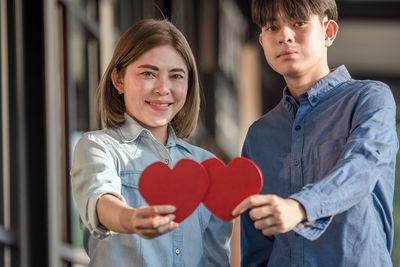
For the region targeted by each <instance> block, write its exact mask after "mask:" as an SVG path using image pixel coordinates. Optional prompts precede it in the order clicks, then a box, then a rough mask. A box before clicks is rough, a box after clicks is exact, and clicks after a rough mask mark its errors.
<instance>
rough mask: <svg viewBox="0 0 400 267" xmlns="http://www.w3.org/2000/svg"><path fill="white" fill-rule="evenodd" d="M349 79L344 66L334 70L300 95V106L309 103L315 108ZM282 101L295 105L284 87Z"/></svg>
mask: <svg viewBox="0 0 400 267" xmlns="http://www.w3.org/2000/svg"><path fill="white" fill-rule="evenodd" d="M350 79H351V76H350V73H349V72H348V71H347V68H346V67H345V66H344V65H341V66H340V67H338V68H336V69H334V70H332V71H331V73H329V74H328V75H327V76H325V77H324V78H322V79H321V80H319V81H318V82H317V83H316V84H315V85H314V86H313V87H311V89H310V90H308V91H307V92H305V93H304V94H302V95H300V97H299V101H300V104H302V103H303V102H308V103H310V105H311V106H315V105H316V104H318V102H320V101H321V100H323V99H325V98H326V97H328V96H329V95H330V94H331V93H333V92H334V91H335V90H334V89H335V88H336V87H337V86H338V85H339V84H341V83H343V82H345V81H348V80H350ZM283 99H284V100H285V102H286V103H287V102H289V103H290V104H291V105H293V104H296V101H295V100H294V98H293V97H292V96H291V95H290V92H289V91H288V88H287V87H285V89H284V90H283Z"/></svg>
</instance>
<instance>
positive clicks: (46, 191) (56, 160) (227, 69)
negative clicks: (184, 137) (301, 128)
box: [0, 0, 400, 267]
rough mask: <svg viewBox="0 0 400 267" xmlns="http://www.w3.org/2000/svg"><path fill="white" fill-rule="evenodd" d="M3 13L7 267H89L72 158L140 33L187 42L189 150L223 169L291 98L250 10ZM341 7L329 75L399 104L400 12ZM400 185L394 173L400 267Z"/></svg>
mask: <svg viewBox="0 0 400 267" xmlns="http://www.w3.org/2000/svg"><path fill="white" fill-rule="evenodd" d="M0 3H1V4H0V28H1V35H0V47H1V50H0V52H1V62H0V78H1V93H0V112H1V116H0V127H1V131H0V150H1V153H0V159H1V160H0V165H1V170H2V171H1V173H0V266H6V267H9V266H13V267H14V266H21V267H26V266H35V267H36V266H41V267H46V266H49V267H55V266H86V264H87V262H88V258H87V256H86V253H85V252H84V250H83V248H82V247H83V245H82V233H81V231H80V229H79V223H78V215H77V212H76V208H75V204H74V202H73V200H72V197H71V187H70V176H69V170H70V168H71V156H72V151H73V148H74V145H75V143H76V141H77V140H78V139H79V137H80V136H81V134H82V133H83V132H85V131H89V130H95V129H99V128H101V123H100V118H99V113H98V111H97V104H96V103H95V102H94V101H93V99H94V94H95V91H96V87H97V84H98V81H99V79H100V77H101V75H102V73H103V71H104V70H105V67H106V66H107V64H108V61H109V59H110V58H111V54H112V51H113V48H114V45H115V44H116V41H117V40H118V38H119V37H120V35H121V34H122V33H123V32H124V31H125V30H126V29H127V28H128V27H129V26H131V25H132V24H133V23H135V22H137V21H138V20H140V19H142V18H149V17H152V18H168V19H170V20H171V21H172V22H173V23H174V24H175V25H176V26H177V27H178V28H179V29H180V30H181V31H182V32H183V33H184V35H185V36H186V38H187V39H188V41H189V43H190V45H191V47H192V49H193V52H194V54H195V57H196V59H197V64H198V69H199V72H200V79H201V87H202V90H203V93H204V99H203V100H204V101H203V103H202V106H201V118H200V121H199V125H198V128H197V130H196V133H195V134H194V136H193V137H192V138H191V139H190V140H189V141H190V142H192V143H194V144H197V145H199V146H201V147H203V148H205V149H208V150H210V151H212V152H213V153H215V154H216V155H217V156H218V157H220V158H221V159H223V160H224V161H225V162H226V163H227V162H229V161H230V160H231V159H232V158H234V157H236V156H238V155H240V151H241V145H242V142H243V139H244V136H245V134H246V132H247V128H248V127H249V125H250V124H251V123H252V122H253V121H254V120H256V119H257V118H258V117H259V116H260V115H262V114H263V113H265V112H267V111H268V110H270V109H271V108H272V107H274V106H275V105H276V104H277V103H278V101H279V100H280V98H281V95H282V89H283V87H284V82H283V80H282V78H281V77H280V76H279V75H277V74H276V73H274V72H273V71H272V70H271V69H270V68H269V67H268V66H267V63H266V61H265V58H264V55H263V52H262V50H261V48H260V46H259V45H258V33H259V30H258V28H257V27H256V25H254V24H253V23H252V22H251V19H250V0H202V1H200V0H199V1H196V0H37V1H30V0H14V1H12V0H0ZM337 3H338V8H339V15H340V16H339V25H340V31H339V34H338V36H337V39H336V41H335V43H334V45H333V47H332V48H330V49H329V62H330V67H331V68H334V67H337V66H339V65H341V64H345V65H346V66H347V68H348V69H349V70H350V72H351V74H352V75H353V77H354V78H362V79H376V80H381V81H384V82H386V83H387V84H389V85H390V86H391V88H392V91H393V94H394V96H395V98H396V101H397V102H399V101H400V99H399V97H400V53H399V52H398V49H399V43H400V1H395V0H393V1H366V0H364V1H362V0H359V1H344V0H342V1H337ZM398 118H400V117H399V116H398ZM398 177H399V173H398V172H397V173H396V189H395V190H396V192H395V200H394V207H395V210H394V218H395V227H396V231H395V240H394V248H393V253H392V259H393V264H394V266H396V267H400V184H399V179H398ZM360 219H361V218H360ZM237 226H238V225H237V224H236V227H237ZM235 233H237V228H236V230H235ZM238 242H239V239H238V236H237V235H234V237H233V239H232V243H231V245H232V258H231V261H232V266H234V267H236V266H238V263H239V261H240V254H239V251H238V244H239V243H238Z"/></svg>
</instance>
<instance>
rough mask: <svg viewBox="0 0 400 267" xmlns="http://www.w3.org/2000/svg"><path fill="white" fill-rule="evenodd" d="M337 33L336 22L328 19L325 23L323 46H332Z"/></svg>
mask: <svg viewBox="0 0 400 267" xmlns="http://www.w3.org/2000/svg"><path fill="white" fill-rule="evenodd" d="M338 31H339V25H338V24H337V23H336V21H334V20H332V19H330V20H328V21H326V22H325V46H326V47H329V46H331V45H332V44H333V41H334V40H335V38H336V35H337V33H338Z"/></svg>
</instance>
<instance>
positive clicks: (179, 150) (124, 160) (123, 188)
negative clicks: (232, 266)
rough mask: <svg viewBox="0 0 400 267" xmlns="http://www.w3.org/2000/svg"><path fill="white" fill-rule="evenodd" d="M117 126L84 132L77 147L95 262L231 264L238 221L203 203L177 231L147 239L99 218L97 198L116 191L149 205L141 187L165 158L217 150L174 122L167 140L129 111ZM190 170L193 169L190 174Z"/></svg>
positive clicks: (198, 156) (82, 204) (77, 183)
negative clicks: (196, 142) (146, 173)
mask: <svg viewBox="0 0 400 267" xmlns="http://www.w3.org/2000/svg"><path fill="white" fill-rule="evenodd" d="M126 118H127V119H126V122H125V123H124V124H123V125H122V126H121V127H120V128H118V129H116V130H102V131H96V132H89V133H86V134H84V135H83V137H82V138H81V139H80V141H79V142H78V144H77V145H76V147H75V152H74V162H73V167H72V170H71V176H72V192H73V196H74V199H75V201H76V204H77V207H78V210H79V214H80V219H81V228H82V230H83V232H84V246H85V249H86V251H87V253H88V255H89V257H90V264H89V266H96V267H99V266H107V267H110V266H135V267H136V266H143V267H145V266H146V267H158V266H160V267H161V266H190V267H191V266H229V253H230V251H229V241H230V237H231V233H232V223H226V222H224V221H222V220H220V219H219V218H217V217H216V216H214V215H213V214H211V213H210V212H209V211H208V210H207V209H206V208H205V207H204V206H203V205H202V204H201V205H200V206H199V207H198V208H197V209H196V210H195V212H193V213H192V214H191V215H190V216H189V217H188V218H187V219H186V220H184V221H183V222H181V223H180V224H179V227H178V228H177V229H175V230H174V231H172V232H170V233H167V234H164V235H162V236H160V237H157V238H155V239H151V240H146V239H143V238H141V237H140V236H138V235H135V234H119V233H112V232H110V231H109V230H108V229H106V228H104V227H103V226H102V225H100V224H99V221H98V218H97V213H96V203H97V200H98V199H99V197H100V196H102V195H103V194H105V193H111V194H114V195H115V196H118V197H119V198H121V199H122V200H123V201H125V202H126V203H127V204H128V205H129V206H131V207H140V206H144V205H147V204H146V202H145V201H144V200H143V198H142V197H141V195H140V193H139V191H138V180H139V177H140V175H141V173H142V171H143V170H144V169H145V168H146V167H147V166H148V165H150V164H151V163H154V162H156V161H162V162H165V163H167V164H168V165H169V166H170V167H171V168H173V167H174V165H175V164H176V163H177V162H178V161H179V160H180V159H183V158H190V159H193V160H195V161H197V162H202V161H204V160H206V159H208V158H211V157H213V155H212V154H211V153H209V152H207V151H205V150H203V149H201V148H199V147H196V146H193V145H190V144H188V143H187V142H185V141H183V140H181V139H179V138H177V137H176V136H175V134H174V131H173V130H172V128H171V127H170V128H169V138H168V143H167V145H166V146H164V145H163V144H161V143H159V142H158V141H157V140H156V139H155V138H154V137H153V136H152V134H151V133H150V132H149V131H148V130H147V129H145V128H143V127H141V126H140V125H139V124H138V123H137V122H136V121H134V120H133V119H132V118H130V117H129V116H126ZM188 175H190V174H188Z"/></svg>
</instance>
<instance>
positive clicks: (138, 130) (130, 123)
mask: <svg viewBox="0 0 400 267" xmlns="http://www.w3.org/2000/svg"><path fill="white" fill-rule="evenodd" d="M118 132H119V134H120V136H121V141H122V142H123V143H130V142H133V141H135V140H136V139H137V138H138V137H139V136H140V135H143V134H146V135H149V136H151V138H153V139H154V140H156V139H155V138H154V137H153V135H152V134H151V132H150V131H149V130H147V129H146V128H144V127H143V126H141V125H140V124H139V123H138V122H137V121H136V120H134V119H133V118H132V117H131V116H129V115H127V114H125V122H124V123H123V124H122V126H121V127H120V128H119V129H118ZM157 142H158V141H157ZM176 145H178V146H180V147H182V148H184V149H185V150H186V151H188V152H189V153H192V151H191V149H190V147H189V145H188V144H187V143H186V142H183V141H182V140H180V139H179V138H178V137H177V136H176V134H175V131H174V128H172V126H171V125H168V141H167V145H166V147H167V148H168V147H174V146H176Z"/></svg>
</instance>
